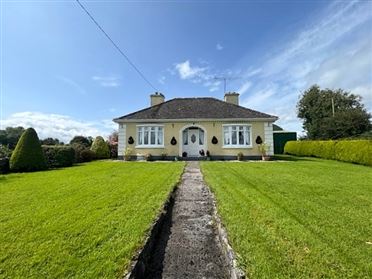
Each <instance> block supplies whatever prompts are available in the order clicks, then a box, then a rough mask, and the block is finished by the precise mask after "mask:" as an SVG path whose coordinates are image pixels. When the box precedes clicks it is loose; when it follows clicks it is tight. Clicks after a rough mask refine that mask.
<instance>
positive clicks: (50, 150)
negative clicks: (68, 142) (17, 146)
mask: <svg viewBox="0 0 372 279" xmlns="http://www.w3.org/2000/svg"><path fill="white" fill-rule="evenodd" d="M42 148H43V153H44V157H45V160H46V163H47V165H48V168H62V167H70V166H72V165H73V163H74V162H75V150H74V149H73V148H72V147H70V146H62V145H43V146H42Z"/></svg>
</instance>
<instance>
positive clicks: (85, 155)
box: [80, 149, 96, 162]
mask: <svg viewBox="0 0 372 279" xmlns="http://www.w3.org/2000/svg"><path fill="white" fill-rule="evenodd" d="M80 156H81V160H82V162H91V161H93V160H94V158H96V154H95V153H94V151H92V150H90V149H84V150H83V151H82V152H81V153H80Z"/></svg>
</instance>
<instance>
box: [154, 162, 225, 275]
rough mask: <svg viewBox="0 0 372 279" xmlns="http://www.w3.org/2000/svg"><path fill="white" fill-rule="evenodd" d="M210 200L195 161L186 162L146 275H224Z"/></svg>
mask: <svg viewBox="0 0 372 279" xmlns="http://www.w3.org/2000/svg"><path fill="white" fill-rule="evenodd" d="M212 214H213V203H212V196H211V193H210V192H209V189H208V187H207V186H206V185H205V183H204V181H203V176H202V174H201V172H200V168H199V163H198V162H188V163H187V166H186V169H185V172H184V174H183V176H182V182H181V185H180V186H179V189H178V190H177V194H176V197H175V203H174V206H173V210H172V214H171V217H170V218H169V219H170V220H169V221H168V222H169V224H168V228H167V226H165V228H164V230H165V231H164V232H162V239H161V240H160V241H159V244H158V246H159V247H157V248H156V249H155V250H157V251H156V252H155V253H154V255H155V257H157V259H158V264H157V267H154V266H153V270H152V272H151V273H152V274H151V275H150V276H148V277H149V278H150V277H151V278H177V279H181V278H228V275H227V268H228V267H227V264H226V262H225V258H224V257H223V255H222V252H221V247H220V245H219V243H218V238H217V232H216V229H215V226H213V223H212Z"/></svg>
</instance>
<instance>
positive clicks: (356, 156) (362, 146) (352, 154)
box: [335, 140, 372, 166]
mask: <svg viewBox="0 0 372 279" xmlns="http://www.w3.org/2000/svg"><path fill="white" fill-rule="evenodd" d="M335 153H336V160H339V161H344V162H351V163H357V164H363V165H369V166H372V140H345V141H339V142H337V144H336V152H335Z"/></svg>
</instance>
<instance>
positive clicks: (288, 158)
mask: <svg viewBox="0 0 372 279" xmlns="http://www.w3.org/2000/svg"><path fill="white" fill-rule="evenodd" d="M315 159H316V158H315V157H314V158H313V157H298V156H293V155H284V154H283V155H274V160H280V161H292V162H297V161H306V162H314V160H315Z"/></svg>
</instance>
